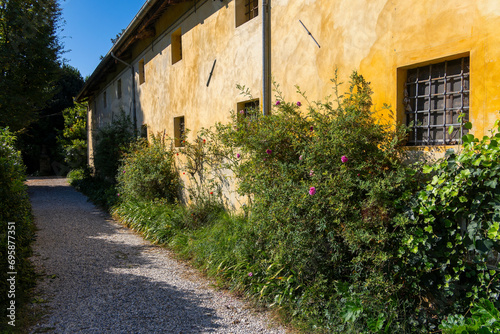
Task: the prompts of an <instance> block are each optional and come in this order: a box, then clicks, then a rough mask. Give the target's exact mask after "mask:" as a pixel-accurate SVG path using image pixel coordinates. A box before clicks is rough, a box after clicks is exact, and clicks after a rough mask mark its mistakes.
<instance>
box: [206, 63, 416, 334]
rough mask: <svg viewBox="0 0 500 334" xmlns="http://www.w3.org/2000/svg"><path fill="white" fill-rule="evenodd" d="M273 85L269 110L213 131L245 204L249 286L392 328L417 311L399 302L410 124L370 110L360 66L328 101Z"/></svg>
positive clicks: (305, 309) (343, 320)
mask: <svg viewBox="0 0 500 334" xmlns="http://www.w3.org/2000/svg"><path fill="white" fill-rule="evenodd" d="M333 81H334V84H337V81H336V79H334V80H333ZM336 87H337V88H336V91H335V92H337V91H338V90H337V89H338V86H336ZM276 88H277V97H276V103H275V105H274V109H273V110H272V112H271V114H270V115H268V116H262V115H261V112H260V110H247V111H246V112H245V113H244V114H241V113H235V114H233V122H232V123H230V124H226V125H223V124H218V125H217V126H216V128H215V130H214V132H215V134H216V136H217V137H218V138H219V140H220V142H222V143H223V144H224V146H225V147H226V149H227V154H226V156H227V157H228V159H227V160H226V163H225V164H224V165H223V168H226V169H231V170H232V171H233V173H234V175H235V176H236V179H237V183H238V191H239V193H240V195H243V196H246V198H249V199H250V203H249V204H250V205H249V207H248V209H247V212H249V218H248V219H249V224H250V225H249V227H248V228H249V229H250V230H251V231H252V232H248V235H246V236H245V240H247V242H245V246H246V247H247V251H246V252H248V254H249V255H248V256H249V258H248V259H247V263H248V264H247V267H246V272H252V273H253V277H252V280H251V281H248V277H247V281H248V284H250V287H249V288H248V289H249V293H251V294H255V295H256V296H258V298H259V299H264V300H269V302H270V303H271V304H273V305H276V304H277V305H281V306H282V307H287V308H289V309H290V310H291V312H292V313H293V314H296V315H297V316H299V317H304V319H305V318H315V320H316V321H319V322H320V323H322V325H323V326H326V328H330V329H331V330H332V331H334V332H345V331H348V329H349V328H351V329H352V330H353V331H356V330H355V328H358V329H362V328H367V327H366V326H368V324H369V323H371V324H373V323H375V325H374V326H375V327H376V326H382V325H383V326H389V327H388V328H398V326H401V322H399V320H397V319H398V318H399V317H400V316H402V314H403V312H404V310H408V308H409V307H412V306H411V305H410V304H411V302H409V303H408V304H407V305H406V304H405V305H402V304H403V302H401V301H399V300H398V294H399V293H400V291H402V290H401V289H402V287H403V283H402V281H403V279H402V278H401V276H400V275H401V273H400V272H398V268H397V262H398V261H399V259H398V258H397V250H398V248H399V247H398V246H397V245H399V244H400V243H401V241H402V240H403V239H404V238H405V237H407V234H406V232H405V230H404V226H405V225H406V224H407V223H408V221H409V220H408V218H406V217H405V215H404V206H403V203H404V202H403V201H404V199H405V198H407V197H408V196H409V194H410V193H411V192H412V190H413V189H414V188H415V187H416V181H415V180H416V177H415V173H414V172H413V170H412V169H410V168H408V167H407V165H405V164H404V159H405V155H404V150H403V149H402V143H403V141H404V139H405V136H406V132H405V129H402V128H396V129H394V127H391V126H389V124H383V123H381V122H378V121H377V120H375V118H373V117H372V102H371V97H370V96H371V93H372V92H371V89H370V87H369V84H368V83H367V82H366V81H365V80H364V79H363V77H362V76H360V75H358V74H357V73H354V74H353V75H352V76H351V82H350V86H349V88H348V90H347V93H346V94H345V96H337V98H336V100H335V101H334V102H331V101H326V102H318V103H310V102H307V106H306V103H304V105H303V104H302V103H297V102H291V103H288V102H286V100H285V98H284V97H283V96H281V94H280V93H279V87H276ZM303 101H307V97H305V96H304V100H303ZM236 148H237V150H238V156H237V157H238V159H234V157H235V153H234V150H235V149H236ZM231 157H232V158H231ZM318 300H322V303H316V301H318ZM396 323H397V324H398V325H396ZM356 326H359V327H356Z"/></svg>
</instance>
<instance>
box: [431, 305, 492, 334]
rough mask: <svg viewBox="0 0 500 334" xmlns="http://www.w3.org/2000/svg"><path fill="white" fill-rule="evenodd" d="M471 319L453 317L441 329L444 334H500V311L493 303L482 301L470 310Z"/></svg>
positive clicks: (442, 324)
mask: <svg viewBox="0 0 500 334" xmlns="http://www.w3.org/2000/svg"><path fill="white" fill-rule="evenodd" d="M470 313H471V315H470V317H469V318H465V317H464V316H463V315H451V316H448V318H447V319H446V320H444V321H443V322H442V323H441V325H440V326H439V328H440V329H441V330H442V331H443V333H444V334H494V333H500V311H498V309H496V308H495V306H494V305H493V303H492V302H490V301H489V300H486V299H480V300H478V301H477V302H475V303H474V305H473V306H472V308H471V310H470Z"/></svg>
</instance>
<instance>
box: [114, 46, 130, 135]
mask: <svg viewBox="0 0 500 334" xmlns="http://www.w3.org/2000/svg"><path fill="white" fill-rule="evenodd" d="M110 55H111V57H113V58H114V59H116V60H118V61H119V62H120V63H122V64H125V66H128V67H129V68H130V70H131V71H132V117H133V120H134V137H137V112H136V107H135V70H134V66H132V65H131V64H128V63H126V62H124V61H123V60H121V59H120V58H118V57H116V56H115V55H114V54H113V52H111V53H110Z"/></svg>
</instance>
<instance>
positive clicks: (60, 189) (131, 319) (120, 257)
mask: <svg viewBox="0 0 500 334" xmlns="http://www.w3.org/2000/svg"><path fill="white" fill-rule="evenodd" d="M28 186H29V193H30V197H31V201H32V205H33V212H34V214H35V222H36V225H37V227H38V229H39V230H38V232H37V238H36V241H35V243H34V254H35V255H34V256H33V261H34V263H35V266H36V268H37V271H38V272H39V273H43V279H42V280H41V281H40V282H39V285H38V288H37V289H38V290H39V291H40V294H41V296H42V298H43V299H46V300H48V302H47V304H46V305H47V306H48V310H49V312H48V314H47V315H46V316H45V317H44V318H43V319H42V320H41V321H40V323H39V324H37V325H36V326H35V327H34V328H32V333H47V332H48V333H286V330H285V329H283V328H281V327H275V326H273V327H270V321H269V320H267V318H266V316H265V314H264V313H256V312H254V311H252V310H251V309H250V308H248V307H247V306H246V305H245V304H244V303H243V302H242V301H240V300H238V299H236V298H234V297H232V296H230V295H229V294H227V293H225V292H222V291H217V290H215V289H212V288H211V287H210V283H209V282H208V281H207V280H205V279H203V278H201V277H200V276H199V274H197V272H196V271H195V270H193V269H191V268H190V267H189V266H187V265H185V264H183V263H181V262H179V261H176V260H175V259H173V258H172V257H171V253H170V252H169V251H168V250H166V249H163V248H161V247H157V246H154V245H151V244H150V243H149V242H147V241H144V240H143V239H142V238H141V237H140V236H138V235H137V234H135V233H134V232H132V231H130V230H129V229H127V228H125V227H123V226H121V225H120V224H118V223H116V222H114V221H113V220H111V219H110V218H109V217H108V216H107V215H106V214H105V213H103V212H102V211H100V210H99V209H97V208H96V207H95V206H94V205H92V204H91V203H89V202H87V198H86V197H85V196H83V195H82V194H80V193H78V192H77V191H75V190H74V189H73V188H72V187H70V186H69V185H68V184H67V182H66V179H62V178H53V179H50V178H33V179H29V180H28Z"/></svg>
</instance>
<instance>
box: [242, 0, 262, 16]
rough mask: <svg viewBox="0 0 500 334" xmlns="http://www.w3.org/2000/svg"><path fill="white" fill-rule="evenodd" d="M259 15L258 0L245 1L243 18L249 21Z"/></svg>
mask: <svg viewBox="0 0 500 334" xmlns="http://www.w3.org/2000/svg"><path fill="white" fill-rule="evenodd" d="M257 15H259V0H245V18H246V19H247V21H250V20H251V19H253V18H254V17H256V16H257Z"/></svg>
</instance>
